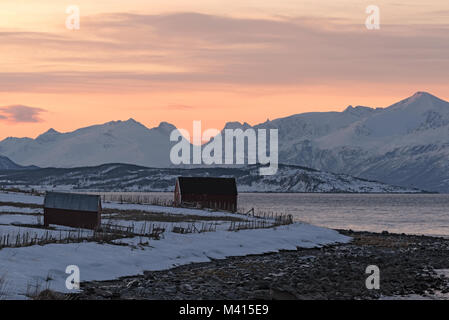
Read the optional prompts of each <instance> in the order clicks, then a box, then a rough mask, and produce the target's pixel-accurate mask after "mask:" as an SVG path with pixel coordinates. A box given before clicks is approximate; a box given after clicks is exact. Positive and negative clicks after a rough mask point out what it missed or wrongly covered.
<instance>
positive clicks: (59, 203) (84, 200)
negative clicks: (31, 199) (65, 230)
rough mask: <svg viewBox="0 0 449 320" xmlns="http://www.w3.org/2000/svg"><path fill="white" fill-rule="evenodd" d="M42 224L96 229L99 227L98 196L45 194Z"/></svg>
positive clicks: (99, 205)
mask: <svg viewBox="0 0 449 320" xmlns="http://www.w3.org/2000/svg"><path fill="white" fill-rule="evenodd" d="M44 224H45V226H48V225H50V224H56V225H62V226H68V227H74V228H84V229H93V230H95V229H97V228H99V227H100V225H101V199H100V196H98V195H90V194H77V193H61V192H47V193H46V194H45V200H44Z"/></svg>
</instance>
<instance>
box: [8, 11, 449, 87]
mask: <svg viewBox="0 0 449 320" xmlns="http://www.w3.org/2000/svg"><path fill="white" fill-rule="evenodd" d="M316 21H317V20H316V19H312V18H311V17H299V18H291V17H290V18H282V17H276V18H273V19H268V18H265V19H247V18H234V17H228V16H217V15H208V14H199V13H173V14H159V15H139V14H128V13H126V14H125V13H123V14H108V15H106V14H102V15H95V16H90V17H85V18H83V27H82V28H81V30H80V31H79V32H78V31H77V32H75V33H70V34H69V35H62V34H61V35H54V34H45V33H27V32H25V33H20V32H14V33H11V32H9V33H1V32H0V39H1V40H2V46H3V47H5V49H6V50H7V49H10V50H9V52H14V54H15V53H16V52H29V50H20V49H21V48H22V49H25V48H29V47H30V46H32V45H34V44H35V45H36V46H39V48H41V50H39V52H37V53H35V52H33V59H28V60H26V61H37V62H36V66H37V67H36V68H33V70H36V71H33V72H29V71H24V70H17V69H12V68H9V69H8V70H7V71H5V70H4V72H1V73H0V90H3V91H26V90H31V91H38V90H39V91H49V90H52V91H54V90H65V91H89V90H96V91H108V90H111V89H114V90H116V89H123V90H145V91H147V90H151V89H152V88H155V89H156V90H157V86H158V85H165V86H167V85H168V86H170V88H171V89H173V88H175V89H176V88H182V87H183V86H185V85H186V84H189V85H192V84H201V85H204V84H207V85H213V84H219V85H223V84H231V85H249V86H251V85H301V84H332V83H341V82H351V83H354V82H357V83H376V82H377V83H379V82H382V83H396V82H410V83H411V82H413V81H420V82H428V83H429V82H433V83H435V82H438V83H443V82H445V81H447V70H449V32H448V29H449V24H446V25H441V24H439V25H395V26H393V25H382V28H381V30H379V31H368V30H366V28H365V26H364V20H363V19H362V20H361V23H360V25H354V24H350V23H344V21H341V20H339V21H335V19H333V18H329V19H326V18H323V17H321V18H320V19H319V23H317V22H316ZM3 52H6V51H3ZM436 61H437V62H438V63H436ZM29 70H31V68H29Z"/></svg>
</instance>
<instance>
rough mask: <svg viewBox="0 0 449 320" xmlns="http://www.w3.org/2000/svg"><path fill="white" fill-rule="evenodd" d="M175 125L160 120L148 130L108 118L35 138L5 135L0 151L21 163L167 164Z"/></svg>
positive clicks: (78, 164) (132, 121)
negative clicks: (107, 119) (71, 130)
mask: <svg viewBox="0 0 449 320" xmlns="http://www.w3.org/2000/svg"><path fill="white" fill-rule="evenodd" d="M173 129H175V127H174V126H173V125H171V124H168V123H164V122H163V123H161V124H160V125H159V126H158V127H156V128H152V129H148V128H146V127H145V126H144V125H142V124H140V123H138V122H136V121H135V120H133V119H129V120H128V121H112V122H108V123H105V124H103V125H95V126H90V127H86V128H82V129H78V130H76V131H73V132H68V133H59V132H57V131H55V130H53V129H50V130H49V131H47V132H46V133H44V134H42V135H40V136H39V137H37V138H36V139H30V138H7V139H5V140H3V141H2V142H0V154H3V155H6V156H8V157H9V158H11V159H13V160H14V161H15V162H17V163H20V164H22V165H30V164H34V165H37V166H40V167H75V166H93V165H100V164H103V163H110V162H122V163H132V164H138V165H149V164H150V165H152V166H162V167H163V166H167V163H169V152H170V149H171V145H172V144H171V143H170V141H169V135H170V132H171V131H172V130H173Z"/></svg>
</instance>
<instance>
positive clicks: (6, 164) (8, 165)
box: [0, 156, 37, 170]
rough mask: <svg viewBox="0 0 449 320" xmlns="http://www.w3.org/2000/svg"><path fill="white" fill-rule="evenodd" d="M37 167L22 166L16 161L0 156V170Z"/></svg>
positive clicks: (33, 167)
mask: <svg viewBox="0 0 449 320" xmlns="http://www.w3.org/2000/svg"><path fill="white" fill-rule="evenodd" d="M35 168H37V167H35V166H30V167H24V166H20V165H18V164H17V163H15V162H13V161H11V159H9V158H7V157H4V156H0V170H24V169H25V170H29V169H35Z"/></svg>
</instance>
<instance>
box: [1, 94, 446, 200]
mask: <svg viewBox="0 0 449 320" xmlns="http://www.w3.org/2000/svg"><path fill="white" fill-rule="evenodd" d="M235 128H241V129H248V128H255V129H279V162H280V163H286V164H291V165H300V166H304V167H309V168H315V169H318V170H321V171H326V172H334V173H341V174H349V175H352V176H357V177H361V178H366V179H372V180H377V181H383V182H386V183H389V184H398V185H402V186H405V187H418V188H421V189H425V190H430V191H437V192H449V164H448V161H447V159H449V103H448V102H446V101H444V100H442V99H440V98H437V97H436V96H434V95H432V94H430V93H427V92H423V91H418V92H416V93H415V94H413V95H412V96H410V97H408V98H405V99H402V100H400V101H399V102H396V103H394V104H392V105H390V106H388V107H386V108H370V107H366V106H356V107H353V106H348V107H347V108H346V109H344V110H343V111H341V112H338V111H330V112H308V113H301V114H294V115H290V116H287V117H282V118H277V119H274V120H267V121H265V122H263V123H260V124H256V125H254V126H251V125H249V124H248V123H245V122H243V123H241V122H238V121H232V122H228V123H226V124H225V126H224V128H223V130H225V129H235ZM174 129H176V127H175V126H174V125H173V124H170V123H168V122H161V123H160V124H159V126H158V127H154V128H147V127H146V126H144V125H143V124H141V123H139V122H138V121H136V120H134V119H132V118H130V119H128V120H126V121H120V120H119V121H110V122H107V123H104V124H101V125H94V126H89V127H85V128H80V129H77V130H75V131H72V132H67V133H60V132H57V131H56V130H54V129H53V130H51V129H50V130H48V131H47V132H45V133H43V134H42V135H40V136H39V137H37V138H36V139H31V138H11V137H10V138H7V139H4V140H3V141H1V142H0V154H2V155H5V156H7V157H9V158H10V159H11V160H12V161H14V162H16V163H18V164H20V165H31V164H35V165H38V166H40V167H48V166H53V167H76V166H94V165H101V164H104V163H110V162H119V163H133V164H137V165H142V166H146V167H159V168H163V167H170V161H169V153H170V149H171V147H172V146H173V145H174V144H175V143H176V142H171V141H169V135H170V132H171V131H172V130H174Z"/></svg>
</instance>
